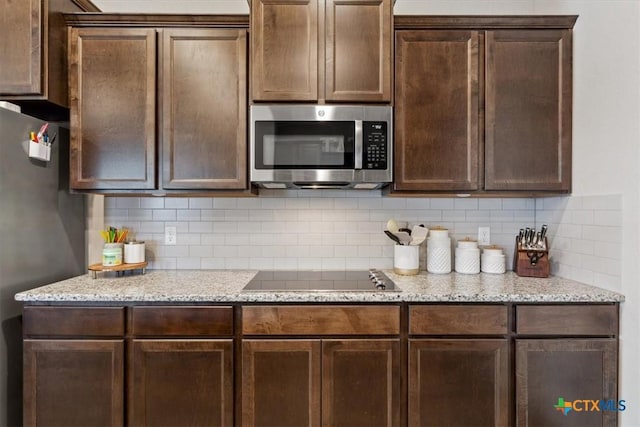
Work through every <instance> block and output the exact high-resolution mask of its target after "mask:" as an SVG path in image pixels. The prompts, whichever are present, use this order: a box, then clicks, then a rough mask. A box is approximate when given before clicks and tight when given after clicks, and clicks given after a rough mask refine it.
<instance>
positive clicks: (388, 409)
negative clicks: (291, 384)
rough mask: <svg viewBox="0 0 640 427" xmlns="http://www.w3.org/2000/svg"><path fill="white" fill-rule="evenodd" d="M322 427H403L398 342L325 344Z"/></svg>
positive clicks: (365, 341)
mask: <svg viewBox="0 0 640 427" xmlns="http://www.w3.org/2000/svg"><path fill="white" fill-rule="evenodd" d="M322 425H323V426H327V427H329V426H368V427H373V426H387V427H392V426H398V425H400V341H399V340H323V342H322Z"/></svg>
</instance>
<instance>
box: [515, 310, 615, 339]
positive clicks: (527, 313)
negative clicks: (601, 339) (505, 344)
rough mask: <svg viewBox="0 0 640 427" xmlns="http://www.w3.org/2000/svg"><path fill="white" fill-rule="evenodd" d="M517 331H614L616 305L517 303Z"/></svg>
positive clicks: (541, 332)
mask: <svg viewBox="0 0 640 427" xmlns="http://www.w3.org/2000/svg"><path fill="white" fill-rule="evenodd" d="M516 332H517V333H518V334H527V335H607V336H609V335H617V334H618V306H617V305H615V304H607V305H602V304H600V305H598V304H582V305H519V306H517V307H516Z"/></svg>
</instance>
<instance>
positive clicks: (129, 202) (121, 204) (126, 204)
mask: <svg viewBox="0 0 640 427" xmlns="http://www.w3.org/2000/svg"><path fill="white" fill-rule="evenodd" d="M105 207H107V208H110V207H111V205H110V204H105ZM116 207H117V208H119V209H135V208H139V207H140V198H139V197H119V198H118V200H117V201H116Z"/></svg>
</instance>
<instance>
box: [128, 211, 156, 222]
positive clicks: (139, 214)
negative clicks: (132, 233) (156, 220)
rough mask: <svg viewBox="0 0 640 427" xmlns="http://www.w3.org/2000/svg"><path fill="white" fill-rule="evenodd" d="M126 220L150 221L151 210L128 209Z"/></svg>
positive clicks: (151, 218) (151, 217) (151, 216)
mask: <svg viewBox="0 0 640 427" xmlns="http://www.w3.org/2000/svg"><path fill="white" fill-rule="evenodd" d="M127 220H132V221H151V220H153V211H152V210H151V209H129V210H128V212H127Z"/></svg>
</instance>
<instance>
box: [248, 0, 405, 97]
mask: <svg viewBox="0 0 640 427" xmlns="http://www.w3.org/2000/svg"><path fill="white" fill-rule="evenodd" d="M392 28H393V2H392V0H252V2H251V51H252V53H251V81H252V99H253V100H254V101H320V102H324V101H327V102H343V101H344V102H390V101H391V57H392V54H391V50H392V37H393V35H392V32H393V31H392Z"/></svg>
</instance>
